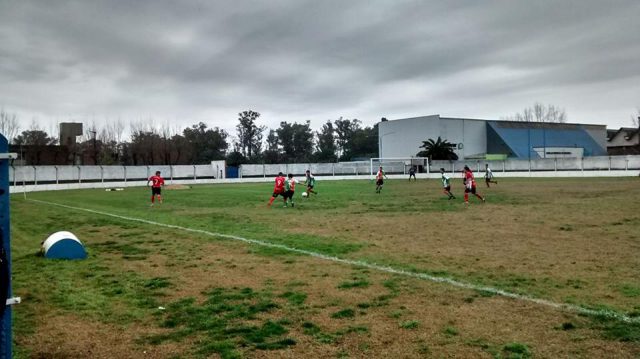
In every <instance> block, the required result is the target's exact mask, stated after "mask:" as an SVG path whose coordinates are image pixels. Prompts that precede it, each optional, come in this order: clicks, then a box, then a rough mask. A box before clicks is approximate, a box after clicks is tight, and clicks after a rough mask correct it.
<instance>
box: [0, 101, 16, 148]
mask: <svg viewBox="0 0 640 359" xmlns="http://www.w3.org/2000/svg"><path fill="white" fill-rule="evenodd" d="M19 132H20V125H19V124H18V119H17V116H16V114H15V113H8V112H6V111H5V110H4V108H2V109H0V133H2V134H3V135H4V136H5V137H6V138H7V141H9V143H13V140H14V139H15V137H16V136H17V135H18V133H19Z"/></svg>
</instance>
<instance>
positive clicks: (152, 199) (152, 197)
mask: <svg viewBox="0 0 640 359" xmlns="http://www.w3.org/2000/svg"><path fill="white" fill-rule="evenodd" d="M155 201H156V197H155V196H154V195H151V203H153V202H155Z"/></svg>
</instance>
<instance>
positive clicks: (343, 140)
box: [334, 117, 360, 160]
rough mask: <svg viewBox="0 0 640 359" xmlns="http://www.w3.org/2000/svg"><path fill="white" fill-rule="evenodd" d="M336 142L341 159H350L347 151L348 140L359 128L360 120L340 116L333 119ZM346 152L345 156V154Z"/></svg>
mask: <svg viewBox="0 0 640 359" xmlns="http://www.w3.org/2000/svg"><path fill="white" fill-rule="evenodd" d="M334 124H335V132H336V143H337V145H338V156H339V158H340V159H341V160H348V159H350V157H349V155H348V154H347V152H349V148H348V147H349V142H350V141H351V139H352V137H353V135H354V133H355V132H356V131H357V130H359V129H360V121H358V120H356V119H354V120H349V119H344V120H343V119H342V117H340V118H339V119H337V120H336V121H335V123H334ZM345 154H347V156H345Z"/></svg>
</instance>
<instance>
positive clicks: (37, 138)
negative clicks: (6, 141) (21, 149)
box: [14, 127, 58, 146]
mask: <svg viewBox="0 0 640 359" xmlns="http://www.w3.org/2000/svg"><path fill="white" fill-rule="evenodd" d="M14 142H15V144H16V145H22V146H51V145H55V144H56V143H57V142H58V140H57V139H55V138H53V137H49V134H47V133H46V132H45V131H43V130H41V129H39V128H33V127H32V129H31V130H26V131H22V133H21V134H20V135H18V136H17V137H16V139H15V141H14Z"/></svg>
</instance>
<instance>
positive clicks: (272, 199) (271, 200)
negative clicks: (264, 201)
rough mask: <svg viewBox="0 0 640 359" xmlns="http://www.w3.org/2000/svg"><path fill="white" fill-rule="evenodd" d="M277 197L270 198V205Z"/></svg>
mask: <svg viewBox="0 0 640 359" xmlns="http://www.w3.org/2000/svg"><path fill="white" fill-rule="evenodd" d="M275 199H276V198H275V197H271V199H270V200H269V204H268V206H270V205H271V204H272V203H273V201H275Z"/></svg>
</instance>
